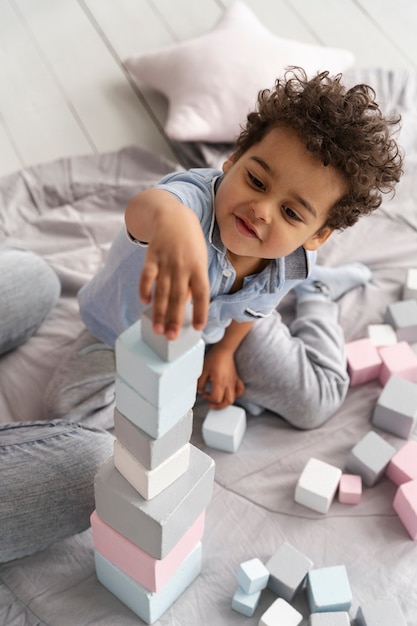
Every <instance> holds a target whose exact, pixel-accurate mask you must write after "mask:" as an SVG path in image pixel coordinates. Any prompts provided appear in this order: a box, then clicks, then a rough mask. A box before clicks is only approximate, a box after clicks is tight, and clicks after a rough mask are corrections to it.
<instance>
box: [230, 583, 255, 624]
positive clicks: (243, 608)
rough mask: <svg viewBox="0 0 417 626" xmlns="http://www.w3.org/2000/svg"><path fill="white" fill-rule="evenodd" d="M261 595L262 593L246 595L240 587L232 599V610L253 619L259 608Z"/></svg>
mask: <svg viewBox="0 0 417 626" xmlns="http://www.w3.org/2000/svg"><path fill="white" fill-rule="evenodd" d="M261 593H262V591H255V592H254V593H246V592H245V591H244V590H243V589H242V588H241V587H238V588H237V589H236V591H235V594H234V596H233V598H232V609H234V610H235V611H237V612H238V613H241V614H242V615H245V616H246V617H252V615H253V614H254V613H255V611H256V609H257V607H258V604H259V600H260V599H261Z"/></svg>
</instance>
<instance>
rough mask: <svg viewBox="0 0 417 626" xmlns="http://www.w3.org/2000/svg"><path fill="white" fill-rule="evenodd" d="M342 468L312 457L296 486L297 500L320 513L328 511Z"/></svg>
mask: <svg viewBox="0 0 417 626" xmlns="http://www.w3.org/2000/svg"><path fill="white" fill-rule="evenodd" d="M341 475H342V470H340V469H339V468H338V467H335V466H334V465H330V464H329V463H325V462H324V461H320V460H318V459H314V458H311V459H310V460H309V461H308V462H307V464H306V466H305V467H304V469H303V471H302V473H301V475H300V477H299V479H298V481H297V485H296V488H295V501H296V502H298V503H299V504H302V505H303V506H306V507H308V508H310V509H313V511H317V512H318V513H327V511H328V510H329V508H330V505H331V503H332V502H333V498H334V496H335V493H336V490H337V487H338V485H339V480H340V477H341Z"/></svg>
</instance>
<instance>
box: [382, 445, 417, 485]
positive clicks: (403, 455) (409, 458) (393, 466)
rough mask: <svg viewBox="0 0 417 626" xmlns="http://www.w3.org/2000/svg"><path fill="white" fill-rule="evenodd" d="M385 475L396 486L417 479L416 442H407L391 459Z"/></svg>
mask: <svg viewBox="0 0 417 626" xmlns="http://www.w3.org/2000/svg"><path fill="white" fill-rule="evenodd" d="M386 475H387V476H388V478H389V479H390V480H392V482H393V483H395V484H396V485H402V484H403V483H407V482H408V481H409V480H415V479H416V478H417V441H407V443H406V444H405V445H404V446H403V447H402V448H400V449H399V450H398V451H397V452H396V453H395V454H394V456H393V457H392V459H391V461H390V462H389V464H388V467H387V470H386Z"/></svg>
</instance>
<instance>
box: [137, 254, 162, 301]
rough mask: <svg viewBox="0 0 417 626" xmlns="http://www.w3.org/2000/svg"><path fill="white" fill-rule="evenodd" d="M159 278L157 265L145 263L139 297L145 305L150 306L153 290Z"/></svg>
mask: <svg viewBox="0 0 417 626" xmlns="http://www.w3.org/2000/svg"><path fill="white" fill-rule="evenodd" d="M157 276H158V267H157V265H156V264H155V263H152V262H151V263H145V265H144V266H143V269H142V273H141V276H140V279H139V297H140V299H141V300H142V302H143V303H144V304H150V302H151V299H152V288H153V285H154V283H155V280H156V278H157Z"/></svg>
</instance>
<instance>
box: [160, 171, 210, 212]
mask: <svg viewBox="0 0 417 626" xmlns="http://www.w3.org/2000/svg"><path fill="white" fill-rule="evenodd" d="M219 174H221V172H219V171H217V170H212V169H203V168H202V169H191V170H187V171H183V172H174V173H173V174H168V175H167V176H165V177H164V178H162V179H161V180H160V181H159V183H157V184H156V185H155V188H156V189H163V190H164V191H168V192H169V193H172V194H173V195H174V196H175V197H176V198H177V199H178V200H179V201H180V202H182V204H184V205H185V206H188V207H189V208H190V209H191V210H192V211H194V213H195V214H196V215H197V217H198V218H199V220H200V222H201V221H202V220H203V218H204V216H205V215H206V214H207V207H208V206H211V204H212V191H211V184H212V181H213V179H214V178H215V177H217V176H218V175H219Z"/></svg>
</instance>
